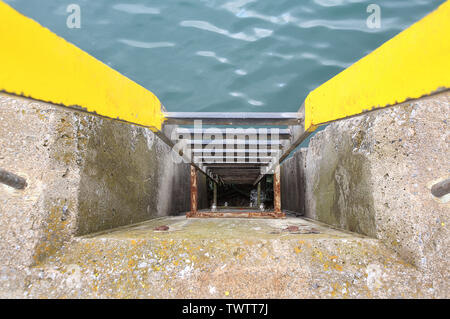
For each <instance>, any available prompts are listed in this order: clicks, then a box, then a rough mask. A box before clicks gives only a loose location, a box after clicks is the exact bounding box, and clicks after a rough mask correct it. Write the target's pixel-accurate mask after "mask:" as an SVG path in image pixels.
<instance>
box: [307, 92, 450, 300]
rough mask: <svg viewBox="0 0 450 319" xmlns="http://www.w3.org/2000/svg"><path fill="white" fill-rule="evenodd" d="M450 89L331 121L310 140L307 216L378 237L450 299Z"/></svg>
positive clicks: (442, 294)
mask: <svg viewBox="0 0 450 319" xmlns="http://www.w3.org/2000/svg"><path fill="white" fill-rule="evenodd" d="M449 114H450V94H449V93H448V92H445V93H441V94H438V95H435V96H432V97H427V98H423V99H420V100H417V101H414V102H409V103H404V104H402V105H399V106H396V107H392V108H388V109H384V110H380V111H376V112H372V113H368V114H366V115H363V116H359V117H355V118H353V119H348V120H343V121H339V122H336V123H334V124H331V125H329V126H328V127H327V128H326V129H325V130H324V131H322V132H319V133H317V134H316V135H315V136H314V137H313V138H312V139H311V142H310V145H309V148H308V151H307V155H306V167H305V183H306V190H305V194H306V201H305V208H306V216H307V217H310V218H313V219H317V220H319V221H322V222H325V223H327V224H330V225H334V226H338V227H340V228H342V229H347V230H350V231H354V232H358V233H361V234H365V235H368V236H370V237H374V238H379V239H381V241H382V242H383V243H385V244H386V245H387V246H388V247H389V248H391V249H393V250H395V251H396V252H398V253H399V254H400V256H401V257H402V258H403V259H404V260H405V261H406V262H408V263H411V264H413V265H415V266H416V267H418V269H420V270H421V271H423V272H424V273H425V274H426V275H427V280H428V281H429V283H430V285H431V284H432V285H433V287H435V288H436V289H438V290H439V291H440V292H439V294H440V295H441V296H446V297H449V284H448V282H449V269H450V264H449V257H448V251H449V228H448V227H449V212H450V209H449V205H450V203H448V202H447V203H444V201H442V200H439V199H437V198H434V197H433V196H432V194H431V192H430V188H431V186H432V185H433V183H435V182H437V181H439V180H440V179H443V178H448V177H449V175H450V161H449V160H448V159H449V158H450V150H449V142H450V129H449V124H448V121H449Z"/></svg>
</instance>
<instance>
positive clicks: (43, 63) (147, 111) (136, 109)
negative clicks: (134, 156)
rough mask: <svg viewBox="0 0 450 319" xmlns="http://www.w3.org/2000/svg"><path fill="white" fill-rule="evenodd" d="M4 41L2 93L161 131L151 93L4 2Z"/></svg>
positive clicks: (0, 32)
mask: <svg viewBox="0 0 450 319" xmlns="http://www.w3.org/2000/svg"><path fill="white" fill-rule="evenodd" d="M0 43H1V46H2V48H1V49H0V90H1V91H5V92H8V93H13V94H17V95H22V96H26V97H31V98H34V99H37V100H41V101H46V102H52V103H55V104H59V105H64V106H68V107H74V106H77V107H81V108H83V109H84V110H85V111H88V112H91V113H96V114H98V115H101V116H105V117H109V118H113V119H119V120H122V121H126V122H130V123H134V124H137V125H142V126H146V127H149V128H151V129H152V130H160V129H161V124H162V121H163V116H162V112H161V103H160V102H159V100H158V98H157V97H156V96H155V95H153V93H151V92H150V91H148V90H146V89H145V88H143V87H142V86H140V85H138V84H136V83H135V82H133V81H131V80H130V79H128V78H126V77H125V76H123V75H121V74H120V73H118V72H117V71H115V70H113V69H111V68H110V67H108V66H106V65H105V64H103V63H102V62H100V61H98V60H97V59H95V58H93V57H92V56H90V55H89V54H87V53H85V52H84V51H82V50H80V49H79V48H77V47H76V46H74V45H73V44H71V43H69V42H67V41H65V40H64V39H63V38H60V37H58V36H57V35H56V34H54V33H52V32H51V31H49V30H48V29H46V28H44V27H42V26H41V25H39V24H38V23H37V22H35V21H33V20H31V19H29V18H27V17H25V16H23V15H21V14H20V13H18V12H17V11H15V10H14V9H12V8H11V7H9V6H8V5H6V4H5V3H3V2H1V1H0ZM149 71H150V70H149Z"/></svg>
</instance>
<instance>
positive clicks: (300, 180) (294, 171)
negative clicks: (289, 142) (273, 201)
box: [280, 148, 307, 216]
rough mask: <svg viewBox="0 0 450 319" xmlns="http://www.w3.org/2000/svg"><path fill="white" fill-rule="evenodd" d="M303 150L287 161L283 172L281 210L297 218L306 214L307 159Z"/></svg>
mask: <svg viewBox="0 0 450 319" xmlns="http://www.w3.org/2000/svg"><path fill="white" fill-rule="evenodd" d="M306 152H307V149H306V148H303V149H300V150H298V151H297V152H295V153H294V154H293V156H292V157H290V158H288V159H286V160H285V161H284V162H283V164H282V165H281V167H280V171H281V208H282V209H283V210H288V211H292V212H295V214H296V215H297V216H301V215H304V214H305V157H306Z"/></svg>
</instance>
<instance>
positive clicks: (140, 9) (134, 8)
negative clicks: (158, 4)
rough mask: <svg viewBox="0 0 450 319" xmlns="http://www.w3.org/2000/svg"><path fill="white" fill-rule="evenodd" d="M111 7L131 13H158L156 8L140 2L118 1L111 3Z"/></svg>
mask: <svg viewBox="0 0 450 319" xmlns="http://www.w3.org/2000/svg"><path fill="white" fill-rule="evenodd" d="M113 9H115V10H119V11H123V12H126V13H131V14H160V13H161V11H160V10H159V9H158V8H152V7H147V6H144V5H142V4H129V3H118V4H115V5H113Z"/></svg>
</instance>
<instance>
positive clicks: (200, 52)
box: [195, 51, 229, 63]
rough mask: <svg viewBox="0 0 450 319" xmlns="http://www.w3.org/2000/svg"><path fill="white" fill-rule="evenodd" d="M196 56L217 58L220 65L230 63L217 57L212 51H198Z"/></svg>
mask: <svg viewBox="0 0 450 319" xmlns="http://www.w3.org/2000/svg"><path fill="white" fill-rule="evenodd" d="M195 54H197V55H199V56H205V57H211V58H215V59H216V60H217V61H219V62H220V63H229V61H228V59H227V58H222V57H219V56H217V55H216V53H215V52H212V51H197V52H195Z"/></svg>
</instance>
